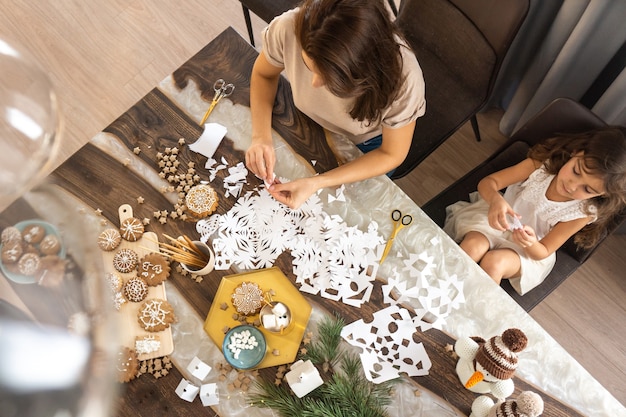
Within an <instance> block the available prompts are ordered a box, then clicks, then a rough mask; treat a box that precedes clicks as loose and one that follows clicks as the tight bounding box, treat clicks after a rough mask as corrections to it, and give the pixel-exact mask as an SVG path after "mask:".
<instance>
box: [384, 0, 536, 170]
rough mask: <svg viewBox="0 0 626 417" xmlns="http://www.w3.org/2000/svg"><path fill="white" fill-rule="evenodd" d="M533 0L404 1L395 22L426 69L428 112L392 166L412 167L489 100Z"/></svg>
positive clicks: (421, 118)
mask: <svg viewBox="0 0 626 417" xmlns="http://www.w3.org/2000/svg"><path fill="white" fill-rule="evenodd" d="M528 7H529V0H498V1H493V0H402V2H401V3H400V8H399V11H398V17H397V19H396V22H397V24H398V26H399V28H400V29H401V30H402V32H403V33H404V35H405V37H406V38H407V40H408V42H409V43H410V45H411V47H412V48H413V50H414V52H415V55H416V56H417V60H418V61H419V63H420V66H421V67H422V71H423V72H424V80H425V82H426V114H425V115H424V116H422V117H420V118H419V119H418V120H417V125H416V128H415V133H414V135H413V142H412V144H411V149H410V151H409V154H408V156H407V157H406V159H405V161H404V162H403V163H402V164H401V165H400V166H399V167H398V168H397V169H396V170H395V171H394V174H393V176H392V178H394V179H395V178H400V177H403V176H404V175H406V174H407V173H409V172H410V171H411V170H412V169H414V168H415V167H416V166H417V165H418V164H419V163H420V162H422V161H423V160H424V159H425V158H426V157H427V156H428V155H430V154H431V153H432V152H433V151H434V150H435V149H436V148H437V147H438V146H439V145H441V144H442V143H443V142H444V141H445V140H446V139H447V138H448V137H450V136H451V135H452V134H453V133H454V132H455V131H456V130H458V129H459V128H460V127H461V126H462V125H463V124H464V123H465V122H467V121H468V120H470V119H471V120H473V126H474V127H475V129H474V132H475V133H476V137H477V139H478V138H479V137H480V136H479V133H478V124H477V122H476V118H475V115H476V113H477V112H478V111H479V110H481V108H482V107H483V106H484V105H485V103H486V102H487V99H488V98H489V95H490V93H491V90H492V89H493V85H494V83H495V80H496V76H497V74H498V70H499V69H500V66H501V64H502V60H503V59H504V56H505V54H506V52H507V51H508V49H509V46H510V45H511V42H512V41H513V38H514V37H515V35H516V34H517V32H518V29H519V27H520V26H521V24H522V22H523V21H524V19H525V17H526V14H527V12H528Z"/></svg>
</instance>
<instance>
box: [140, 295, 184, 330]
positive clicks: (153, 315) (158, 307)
mask: <svg viewBox="0 0 626 417" xmlns="http://www.w3.org/2000/svg"><path fill="white" fill-rule="evenodd" d="M137 319H138V321H139V324H140V325H141V327H142V328H144V329H145V330H147V331H149V332H160V331H162V330H165V329H167V328H168V327H169V326H170V324H172V323H174V322H175V321H176V316H174V309H173V308H172V306H171V305H170V303H168V302H167V301H165V300H161V299H158V298H152V299H150V300H146V301H144V303H143V304H142V305H141V307H140V308H139V313H137Z"/></svg>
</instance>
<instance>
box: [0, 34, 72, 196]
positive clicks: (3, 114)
mask: <svg viewBox="0 0 626 417" xmlns="http://www.w3.org/2000/svg"><path fill="white" fill-rule="evenodd" d="M59 129H60V118H59V114H58V108H57V101H56V96H55V93H54V91H53V88H52V83H51V81H50V79H49V77H48V75H47V74H46V72H45V71H44V70H43V69H42V68H41V67H40V65H39V64H38V63H37V61H35V60H34V59H33V58H32V56H31V55H30V54H29V53H28V52H27V51H25V50H24V49H23V48H22V47H21V46H18V45H17V44H15V43H14V42H7V41H6V40H3V39H0V146H1V148H0V193H1V194H0V195H1V203H2V204H1V206H2V207H4V206H6V204H7V203H8V202H10V201H11V200H12V199H14V198H15V197H16V196H18V195H20V194H21V193H23V192H24V191H25V190H27V189H28V188H29V187H31V186H32V185H33V184H35V183H36V182H37V181H38V180H39V179H41V177H42V174H44V173H45V172H46V169H47V168H48V164H49V163H50V162H51V161H52V160H53V158H54V156H55V153H56V150H57V148H58V142H59V140H58V131H59Z"/></svg>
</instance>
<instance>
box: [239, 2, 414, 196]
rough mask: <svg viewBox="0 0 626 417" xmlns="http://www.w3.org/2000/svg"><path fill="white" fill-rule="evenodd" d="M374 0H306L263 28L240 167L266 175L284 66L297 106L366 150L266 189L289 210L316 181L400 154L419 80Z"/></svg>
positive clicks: (384, 166)
mask: <svg viewBox="0 0 626 417" xmlns="http://www.w3.org/2000/svg"><path fill="white" fill-rule="evenodd" d="M385 4H386V3H384V2H383V1H382V0H304V1H303V2H302V3H301V5H300V7H298V8H296V9H294V10H290V11H288V12H285V13H284V14H283V15H281V16H278V17H277V18H275V19H274V20H273V21H272V22H271V23H270V25H269V26H268V27H267V28H266V29H265V30H264V31H263V49H262V51H261V53H260V54H259V57H258V59H257V60H256V62H255V64H254V67H253V69H252V75H251V80H250V109H251V112H252V143H251V145H250V147H249V149H248V150H247V152H246V166H247V167H248V169H250V171H252V172H253V173H254V174H256V175H257V176H258V177H259V178H262V179H264V180H265V181H267V182H268V183H270V184H272V182H273V173H274V166H275V162H276V161H275V160H276V155H275V152H274V147H273V143H272V129H271V126H272V124H271V122H272V108H273V104H274V99H275V97H276V88H277V85H278V79H279V76H280V74H281V73H282V72H283V71H285V74H286V76H287V79H288V80H289V82H290V84H291V90H292V93H293V100H294V103H295V105H296V107H297V108H298V109H299V110H300V111H302V112H303V113H305V114H306V115H307V116H309V117H310V118H311V119H313V120H314V121H315V122H316V123H318V124H319V125H321V126H322V127H324V128H325V129H327V130H328V131H330V132H334V133H337V134H340V135H343V136H345V137H347V138H348V139H350V140H351V141H352V142H353V143H354V144H355V145H357V146H358V147H359V148H360V149H361V150H362V151H364V152H367V151H370V150H371V151H370V152H367V153H366V154H365V155H363V156H361V157H359V158H356V159H355V160H353V161H350V162H349V163H346V164H344V165H342V166H340V167H338V168H335V169H333V170H330V171H328V172H324V173H323V174H321V175H316V176H312V177H308V178H298V179H294V180H293V181H291V182H289V183H286V184H279V183H275V184H272V186H271V187H270V188H269V191H270V193H272V195H273V196H274V197H275V198H276V199H277V200H279V201H281V202H282V203H284V204H286V205H288V206H289V207H291V208H297V207H299V206H300V205H301V204H302V203H303V202H304V201H306V199H308V198H309V197H310V196H311V195H312V194H313V193H315V192H316V191H317V190H319V189H320V188H324V187H332V186H337V185H340V184H345V183H350V182H355V181H361V180H364V179H366V178H371V177H374V176H377V175H381V174H386V173H388V172H390V171H392V170H393V169H395V168H396V167H397V166H398V165H400V164H401V163H402V161H404V159H405V158H406V155H407V153H408V151H409V148H410V146H411V141H412V139H413V131H414V128H415V121H416V119H417V118H418V117H420V116H421V115H423V114H424V111H425V106H426V104H425V98H424V92H425V88H424V79H423V77H422V70H421V69H420V66H419V64H418V62H417V58H416V57H415V54H414V53H413V52H412V51H411V49H410V48H409V46H408V44H407V43H406V42H405V41H404V40H403V39H402V37H401V35H400V33H399V32H398V30H397V29H396V28H395V26H394V24H393V22H392V20H391V17H390V12H389V11H388V10H387V9H386V7H385Z"/></svg>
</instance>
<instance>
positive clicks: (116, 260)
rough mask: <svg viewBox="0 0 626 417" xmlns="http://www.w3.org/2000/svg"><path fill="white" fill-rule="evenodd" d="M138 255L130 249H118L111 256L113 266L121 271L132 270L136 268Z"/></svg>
mask: <svg viewBox="0 0 626 417" xmlns="http://www.w3.org/2000/svg"><path fill="white" fill-rule="evenodd" d="M138 260H139V257H138V256H137V252H135V251H134V250H132V249H120V250H118V251H117V253H116V254H115V256H114V257H113V267H115V269H116V270H118V271H119V272H122V273H127V272H130V271H133V270H134V269H135V268H137V261H138Z"/></svg>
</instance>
